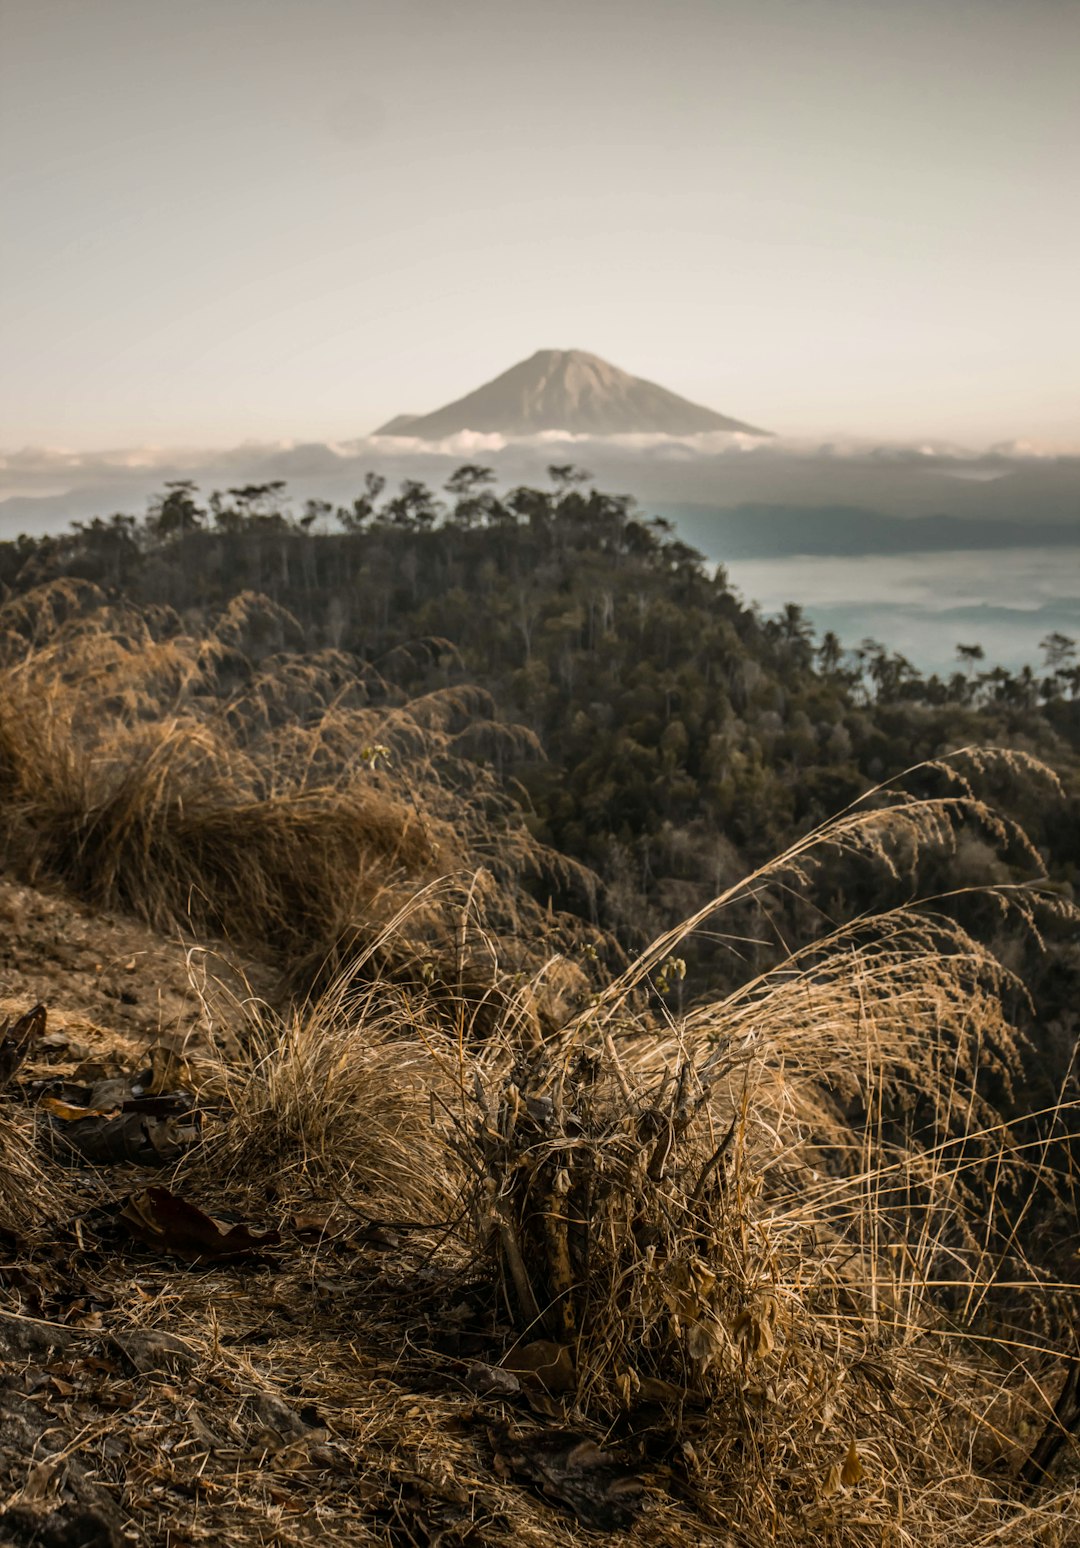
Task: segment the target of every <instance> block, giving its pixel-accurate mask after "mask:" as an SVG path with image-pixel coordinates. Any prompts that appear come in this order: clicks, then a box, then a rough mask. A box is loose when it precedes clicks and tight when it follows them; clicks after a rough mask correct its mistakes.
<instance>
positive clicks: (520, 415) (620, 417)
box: [375, 349, 770, 441]
mask: <svg viewBox="0 0 1080 1548" xmlns="http://www.w3.org/2000/svg"><path fill="white" fill-rule="evenodd" d="M463 430H473V431H478V432H484V433H488V434H491V433H496V434H499V435H536V434H537V433H538V432H540V431H542V430H565V431H568V432H569V433H570V434H572V435H634V434H638V435H696V434H698V433H699V432H700V431H703V430H738V431H741V432H742V434H743V435H768V434H769V433H770V432H769V431H767V430H757V429H755V428H754V426H753V425H746V424H743V423H742V421H741V420H738V419H729V418H728V417H727V415H726V414H717V413H715V412H714V411H713V410H712V409H707V408H702V407H701V405H700V404H698V403H691V402H690V401H689V400H688V399H686V398H680V397H679V396H678V395H677V394H676V393H674V392H668V390H667V388H666V387H658V386H657V384H656V383H655V382H647V381H645V380H643V378H642V377H640V376H630V375H629V374H628V373H627V372H626V371H620V370H619V369H618V367H617V366H613V365H609V364H608V363H607V361H606V360H601V359H600V357H599V356H598V355H588V354H586V353H585V351H584V350H582V349H539V350H537V352H536V354H535V355H531V356H530V357H529V359H528V360H523V361H521V363H520V364H519V365H516V366H511V367H510V369H509V371H504V372H503V374H502V375H501V376H497V377H496V378H495V380H494V381H492V382H487V383H485V385H484V386H483V387H478V388H477V389H476V391H475V392H470V393H469V394H468V396H467V397H464V398H458V399H457V401H456V402H454V403H448V404H447V405H446V406H445V408H440V409H436V410H435V411H434V413H432V414H398V415H397V416H396V418H394V419H391V420H390V421H389V422H388V423H387V424H385V425H382V426H381V427H380V428H379V429H378V430H376V431H375V434H376V435H402V436H415V437H416V438H417V439H419V440H421V441H439V440H442V438H443V437H444V436H448V435H457V434H459V433H460V432H461V431H463Z"/></svg>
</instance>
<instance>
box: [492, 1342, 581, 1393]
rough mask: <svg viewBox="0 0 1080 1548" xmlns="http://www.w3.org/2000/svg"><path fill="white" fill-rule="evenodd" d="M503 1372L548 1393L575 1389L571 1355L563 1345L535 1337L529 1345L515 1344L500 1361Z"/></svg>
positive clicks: (575, 1379)
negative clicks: (534, 1384) (510, 1373)
mask: <svg viewBox="0 0 1080 1548" xmlns="http://www.w3.org/2000/svg"><path fill="white" fill-rule="evenodd" d="M500 1363H501V1365H502V1368H503V1370H505V1371H513V1373H514V1375H515V1376H520V1377H521V1378H522V1380H523V1381H525V1382H530V1381H531V1382H533V1383H536V1384H539V1385H540V1386H541V1387H543V1388H545V1390H546V1391H548V1392H573V1391H574V1389H575V1387H576V1386H577V1374H576V1372H575V1370H574V1356H573V1355H572V1354H571V1352H570V1350H569V1349H568V1348H567V1346H566V1345H565V1344H555V1343H552V1342H551V1341H550V1340H549V1339H546V1338H537V1339H534V1340H533V1341H532V1343H529V1344H517V1345H515V1347H514V1348H513V1349H511V1351H510V1353H509V1354H507V1355H504V1356H503V1358H502V1361H501V1362H500Z"/></svg>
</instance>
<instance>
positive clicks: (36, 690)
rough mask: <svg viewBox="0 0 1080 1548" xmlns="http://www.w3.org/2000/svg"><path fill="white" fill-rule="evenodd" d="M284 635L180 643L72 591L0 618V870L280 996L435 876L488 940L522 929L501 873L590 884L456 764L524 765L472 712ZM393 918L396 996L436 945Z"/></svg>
mask: <svg viewBox="0 0 1080 1548" xmlns="http://www.w3.org/2000/svg"><path fill="white" fill-rule="evenodd" d="M292 627H293V628H294V629H295V626H294V625H293V626H292ZM289 629H290V620H289V619H288V617H287V615H284V614H282V612H281V610H280V609H278V608H276V607H275V606H274V605H273V604H271V603H269V602H267V601H266V599H263V598H258V597H254V596H250V595H245V596H242V597H240V598H237V599H236V600H234V602H233V603H232V604H230V607H229V608H228V610H227V611H226V612H225V613H224V614H223V615H222V617H221V618H219V619H218V620H217V622H216V624H215V625H214V626H213V627H211V628H209V629H208V630H205V631H195V630H189V629H187V628H185V627H184V625H183V624H182V622H181V620H180V619H179V618H178V617H176V615H175V614H172V613H171V612H170V611H169V610H167V609H151V608H135V607H133V606H127V605H123V604H113V603H110V602H108V601H107V600H106V599H105V598H104V596H103V595H102V594H101V593H100V592H99V591H98V590H97V589H96V588H95V587H92V586H89V585H87V584H84V583H77V582H70V581H61V582H57V583H54V584H52V585H49V586H46V587H42V588H40V589H39V590H38V591H35V592H31V593H29V594H27V595H25V596H22V597H19V598H17V599H16V600H14V601H12V602H9V603H8V604H6V605H5V606H4V607H3V608H0V799H2V800H3V803H4V824H3V827H4V833H3V840H4V845H5V850H6V855H7V859H8V862H9V863H13V864H15V865H17V866H18V867H19V868H20V869H21V870H23V871H24V872H25V873H27V874H29V875H30V876H31V878H33V877H40V876H49V877H53V878H55V879H57V880H59V881H61V882H63V883H64V884H65V885H67V886H68V887H70V888H71V889H72V890H74V891H75V892H76V893H78V894H79V895H80V896H81V897H84V898H86V899H88V900H89V901H91V902H93V903H95V904H99V905H101V906H106V907H111V908H121V909H126V910H130V911H131V912H133V913H135V914H137V915H138V916H139V917H141V918H142V919H144V920H146V921H147V922H149V923H150V924H152V925H154V926H156V927H158V928H162V929H176V928H182V929H184V930H186V931H188V932H190V933H192V934H194V935H195V936H197V937H199V938H204V937H206V936H207V935H210V934H217V935H224V936H225V937H227V938H228V939H229V940H230V941H232V942H233V943H234V944H235V945H236V946H237V947H240V948H243V949H246V950H255V951H268V952H271V953H272V954H273V955H274V956H276V957H277V958H278V959H279V960H281V961H284V962H287V963H288V965H289V974H290V980H291V982H292V984H293V986H294V987H295V986H297V985H301V984H304V983H311V982H313V981H315V980H317V979H319V978H320V977H321V978H322V980H323V981H324V982H325V981H327V980H328V979H329V978H330V977H332V976H333V973H334V972H335V971H336V969H337V967H338V966H339V965H340V963H341V962H342V961H343V960H345V959H347V958H351V957H354V956H355V954H356V952H357V949H358V947H359V946H361V945H363V944H364V943H365V942H366V941H368V940H370V939H371V938H372V937H373V936H375V935H377V934H378V932H379V930H380V927H381V925H382V924H383V923H385V921H386V920H387V919H388V918H390V917H392V916H393V915H394V914H396V913H397V911H398V910H399V909H400V908H401V906H402V904H403V903H404V902H405V901H406V899H408V898H410V897H412V896H413V895H414V893H415V892H416V890H417V887H418V886H422V885H423V884H424V883H425V882H426V881H428V880H430V879H432V878H433V877H435V876H441V875H446V874H449V873H468V874H471V875H473V876H475V877H476V878H477V879H476V881H475V883H474V885H475V887H476V889H477V890H478V891H479V892H480V893H482V894H483V896H484V901H485V908H486V912H487V917H488V919H489V923H490V927H491V928H492V929H496V930H498V931H499V932H501V933H502V934H504V935H505V936H506V937H507V938H508V939H509V938H512V937H515V936H516V937H517V938H519V939H524V938H525V936H527V935H528V934H529V933H535V930H536V928H537V926H538V924H539V921H540V919H541V912H540V910H539V909H538V908H537V907H536V906H535V905H532V904H531V902H530V899H529V897H528V894H527V893H526V892H525V891H524V890H523V889H522V888H521V887H520V886H518V885H516V883H517V881H518V879H520V878H521V877H522V876H524V875H526V874H528V873H530V872H532V873H537V874H543V873H545V872H546V873H548V874H551V875H555V876H556V878H557V880H559V881H561V882H566V881H567V880H569V881H571V882H572V884H573V885H576V886H578V887H580V888H583V889H586V890H587V889H588V888H589V887H590V886H591V885H592V879H591V877H590V876H589V875H588V873H587V872H585V871H584V870H583V869H582V868H580V867H575V866H573V865H572V863H571V862H569V861H566V860H564V859H562V858H561V857H559V856H557V855H554V854H552V853H550V852H548V851H546V850H544V849H543V847H542V846H540V845H538V844H536V843H534V842H533V841H532V840H531V839H530V837H529V835H528V833H527V831H526V830H525V828H524V826H523V824H522V823H521V822H520V820H519V819H518V818H517V816H516V813H515V811H514V809H513V807H512V805H511V803H510V802H509V800H508V799H507V797H506V795H505V794H504V792H503V791H502V789H501V787H500V784H499V782H498V781H497V780H496V779H495V778H494V777H493V776H492V774H491V773H490V771H489V769H488V767H487V765H486V764H485V763H483V762H481V761H478V760H477V758H476V757H475V756H472V757H470V756H466V752H472V753H475V751H476V750H477V748H478V747H483V748H486V749H487V751H488V753H489V754H490V753H491V752H492V749H493V748H495V749H497V750H498V751H499V752H501V753H502V754H504V755H505V754H507V753H509V754H512V755H515V756H520V755H523V754H526V753H531V754H534V755H535V754H536V753H537V752H538V749H537V748H536V747H535V744H534V740H533V739H532V738H531V737H530V736H529V735H528V734H527V733H525V732H522V731H520V730H517V729H515V728H513V727H507V726H502V725H499V724H497V723H496V722H495V721H493V719H492V717H491V706H490V702H489V701H488V700H487V697H486V695H483V694H480V693H479V692H477V691H475V690H471V689H467V688H457V687H454V688H447V689H445V690H442V691H439V692H434V693H429V694H427V695H425V696H423V697H422V698H419V699H414V700H413V701H412V702H398V700H396V699H395V696H394V695H393V693H392V691H391V690H390V689H389V688H388V685H386V684H385V683H384V682H382V680H381V679H380V678H379V677H378V674H376V673H374V672H373V671H372V670H370V669H368V668H365V667H364V666H363V665H362V664H361V663H358V662H356V661H355V660H353V659H351V658H346V657H344V656H341V655H339V654H337V653H334V652H323V653H319V654H314V655H303V654H297V653H296V652H295V651H289V650H285V649H282V650H279V651H276V652H275V651H274V650H272V649H270V647H271V646H273V645H274V644H275V643H278V644H281V643H283V642H284V641H285V640H286V639H287V638H288V637H289ZM410 921H411V924H410V934H409V938H408V940H407V939H406V936H405V932H404V931H400V932H398V933H397V934H396V935H395V936H394V938H393V941H392V946H393V950H394V952H395V953H396V966H397V968H398V970H399V971H400V972H401V973H402V974H403V976H405V977H406V978H407V977H409V976H410V974H411V973H412V972H414V971H416V970H419V969H420V968H422V967H423V965H424V964H425V963H427V962H429V961H430V960H431V959H432V958H433V957H434V956H435V955H436V954H437V953H438V952H440V951H443V949H444V945H445V941H446V939H447V937H448V932H447V930H446V928H445V920H444V919H443V918H442V915H441V913H440V904H439V900H438V898H437V897H436V898H434V899H433V901H432V904H431V907H430V908H429V909H428V910H427V911H426V913H425V912H424V911H418V910H416V909H413V910H411V911H410ZM562 923H563V925H565V926H566V928H568V929H571V931H572V929H573V927H572V926H571V925H569V923H568V922H566V921H564V922H562ZM554 927H555V928H556V929H558V928H560V927H562V926H561V925H560V924H558V923H556V924H555V926H554ZM380 965H381V967H382V968H383V970H384V971H385V970H387V969H388V968H389V966H390V964H389V963H388V962H387V961H383V962H382V963H381V964H380ZM444 967H445V964H440V971H442V969H443V968H444ZM466 971H467V965H466V964H464V963H462V962H460V961H456V960H455V963H454V964H453V972H454V973H456V974H457V976H458V977H461V976H463V975H464V974H465V973H466Z"/></svg>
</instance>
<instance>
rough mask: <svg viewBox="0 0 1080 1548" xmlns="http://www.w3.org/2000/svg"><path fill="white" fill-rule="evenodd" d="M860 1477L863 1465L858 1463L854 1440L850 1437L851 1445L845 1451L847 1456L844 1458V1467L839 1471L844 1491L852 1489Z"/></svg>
mask: <svg viewBox="0 0 1080 1548" xmlns="http://www.w3.org/2000/svg"><path fill="white" fill-rule="evenodd" d="M862 1475H863V1465H862V1463H861V1462H860V1461H859V1453H858V1450H857V1448H856V1445H855V1439H854V1437H852V1440H851V1444H850V1445H849V1446H848V1449H847V1456H846V1457H845V1458H844V1465H843V1467H842V1468H841V1469H840V1482H841V1483H842V1484H843V1485H844V1487H845V1489H853V1488H854V1487H855V1485H856V1484H857V1483H858V1482H859V1480H860V1478H861V1477H862Z"/></svg>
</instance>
